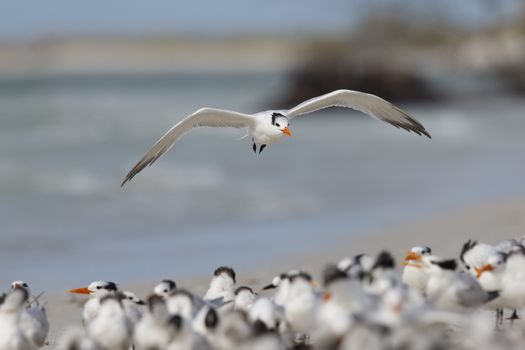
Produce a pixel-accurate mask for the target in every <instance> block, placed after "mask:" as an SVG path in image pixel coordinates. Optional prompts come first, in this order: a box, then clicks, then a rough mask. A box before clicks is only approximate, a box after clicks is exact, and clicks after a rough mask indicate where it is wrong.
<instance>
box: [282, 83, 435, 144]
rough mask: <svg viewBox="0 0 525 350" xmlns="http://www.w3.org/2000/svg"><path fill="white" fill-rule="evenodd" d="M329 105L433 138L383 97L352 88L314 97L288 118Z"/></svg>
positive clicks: (290, 110) (296, 108)
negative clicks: (355, 111) (363, 114)
mask: <svg viewBox="0 0 525 350" xmlns="http://www.w3.org/2000/svg"><path fill="white" fill-rule="evenodd" d="M328 107H346V108H352V109H355V110H358V111H360V112H363V113H366V114H368V115H370V116H372V117H374V118H377V119H379V120H382V121H385V122H387V123H389V124H392V125H393V126H395V127H396V128H402V129H405V130H407V131H413V132H415V133H416V134H418V135H421V134H423V135H425V136H427V137H428V138H431V136H430V134H429V133H428V131H426V130H425V127H424V126H423V125H421V123H419V122H418V121H417V120H416V119H414V118H413V117H411V116H410V115H409V114H408V113H406V112H404V111H402V110H401V109H400V108H398V107H396V106H394V105H393V104H391V103H390V102H388V101H385V100H383V99H382V98H381V97H378V96H375V95H371V94H366V93H364V92H359V91H352V90H336V91H332V92H330V93H328V94H325V95H321V96H318V97H314V98H312V99H309V100H307V101H304V102H303V103H300V104H299V105H297V106H295V107H293V108H292V109H289V110H288V111H287V112H285V115H286V117H287V118H288V119H292V118H294V117H297V116H299V115H302V114H307V113H312V112H315V111H318V110H320V109H323V108H328Z"/></svg>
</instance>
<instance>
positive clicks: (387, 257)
mask: <svg viewBox="0 0 525 350" xmlns="http://www.w3.org/2000/svg"><path fill="white" fill-rule="evenodd" d="M395 267H396V262H395V260H394V257H393V256H392V254H390V252H388V251H382V252H381V253H379V255H378V256H377V257H376V260H375V262H374V265H373V266H372V269H371V271H370V272H371V273H372V274H377V273H379V274H382V273H385V272H387V271H392V270H394V268H395ZM375 277H377V276H375Z"/></svg>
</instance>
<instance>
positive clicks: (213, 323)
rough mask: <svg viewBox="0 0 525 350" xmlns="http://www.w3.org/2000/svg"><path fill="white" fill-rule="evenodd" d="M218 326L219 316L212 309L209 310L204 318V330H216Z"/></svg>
mask: <svg viewBox="0 0 525 350" xmlns="http://www.w3.org/2000/svg"><path fill="white" fill-rule="evenodd" d="M218 324H219V315H218V314H217V311H215V309H214V308H210V309H209V310H208V312H207V313H206V317H205V318H204V325H205V326H206V328H216V327H217V325H218Z"/></svg>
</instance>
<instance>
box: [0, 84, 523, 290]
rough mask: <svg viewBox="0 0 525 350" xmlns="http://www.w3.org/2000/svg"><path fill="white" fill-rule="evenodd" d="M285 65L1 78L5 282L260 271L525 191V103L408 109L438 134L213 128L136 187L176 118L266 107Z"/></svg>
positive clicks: (329, 123) (307, 122)
mask: <svg viewBox="0 0 525 350" xmlns="http://www.w3.org/2000/svg"><path fill="white" fill-rule="evenodd" d="M285 84H286V82H285V81H284V80H283V79H282V78H281V77H278V76H271V75H270V76H268V75H239V76H224V75H216V76H180V75H178V76H168V77H165V76H147V75H143V76H84V77H82V76H78V77H27V78H25V79H21V78H17V79H8V78H3V79H0V266H2V269H1V270H0V281H2V283H4V284H7V283H8V282H10V281H11V280H14V279H23V280H27V281H30V282H31V283H32V285H35V286H36V289H37V290H38V289H40V290H46V291H53V290H62V289H67V288H70V287H75V286H78V285H82V284H85V283H87V282H90V281H92V280H97V279H110V280H114V281H117V282H125V281H135V280H157V279H160V278H165V277H172V278H178V277H181V276H187V275H192V274H196V273H208V272H209V271H211V270H212V269H213V268H214V267H215V266H217V265H219V264H231V265H233V266H234V267H237V268H239V269H242V268H249V267H250V266H255V265H257V264H260V263H263V262H265V261H268V260H269V259H272V261H275V260H277V259H279V258H280V257H283V256H286V255H289V254H302V253H308V252H310V251H314V250H318V249H323V248H327V247H329V246H330V245H333V244H335V243H337V242H338V240H340V239H341V238H343V237H346V236H348V235H357V234H360V233H363V232H366V231H369V230H374V229H378V228H380V227H383V226H386V225H392V224H398V223H403V222H408V221H412V220H418V219H420V218H425V217H430V216H432V215H435V214H438V213H440V212H443V211H447V210H453V209H454V208H461V207H463V206H466V205H469V204H472V203H474V202H478V201H484V200H493V199H504V198H512V197H517V196H522V195H524V194H525V185H524V181H523V175H524V174H525V162H524V161H523V160H524V154H525V153H524V151H525V137H523V132H524V130H525V115H523V110H524V109H525V100H522V99H517V98H512V99H511V98H501V97H500V98H490V99H483V100H469V101H456V102H454V103H446V104H440V105H404V106H403V107H404V108H405V109H406V110H407V111H409V112H411V113H412V114H413V115H414V116H416V117H417V118H418V119H419V120H420V121H421V122H423V123H424V124H425V126H426V127H427V129H428V130H429V131H430V132H431V133H432V135H433V139H432V140H428V139H425V138H422V137H418V136H416V135H414V134H408V133H406V132H404V131H402V130H397V129H395V128H393V127H391V126H389V125H386V124H381V123H379V122H377V121H376V120H373V119H371V118H367V117H365V116H360V115H359V114H358V113H354V112H351V111H348V110H339V111H336V112H332V113H330V112H319V113H317V114H315V115H311V116H309V117H305V118H302V119H296V120H294V121H293V123H292V125H291V129H292V131H293V133H294V136H293V137H292V138H289V139H286V140H284V142H282V143H281V144H278V145H271V146H269V147H268V148H267V149H266V150H265V151H264V152H263V153H262V154H261V155H255V154H254V153H253V152H252V150H251V142H250V140H248V139H241V137H242V136H243V133H242V132H240V131H239V130H211V129H199V130H196V131H194V132H192V133H191V134H190V135H187V136H186V137H185V138H184V139H182V140H181V141H179V143H178V144H177V145H176V147H174V149H172V151H170V152H169V153H168V154H166V155H165V156H164V157H162V158H161V159H160V160H158V161H157V163H155V164H154V165H153V166H152V167H151V168H147V169H146V170H145V171H144V172H142V173H141V174H139V175H138V176H137V177H136V178H135V179H133V181H132V182H131V183H129V184H127V185H126V186H125V187H124V188H122V189H121V188H120V182H121V181H122V179H123V177H124V175H125V174H126V173H127V171H128V170H129V169H130V168H131V167H132V166H133V164H134V163H135V162H136V161H137V160H138V159H140V157H141V156H142V155H143V154H144V152H145V151H146V150H147V149H148V148H149V147H150V146H151V145H152V144H153V143H154V142H155V141H156V140H157V139H158V137H160V136H161V135H162V134H163V133H164V132H165V131H166V130H167V129H168V128H170V127H171V126H172V125H173V124H174V123H175V122H177V121H178V120H180V119H181V118H182V117H184V116H185V115H187V114H189V113H191V112H193V111H194V110H196V109H198V108H200V107H203V106H210V107H219V108H230V109H234V110H239V111H245V112H256V111H259V110H262V109H267V108H271V107H272V106H271V102H272V101H273V100H274V99H275V98H276V97H277V96H278V94H279V93H280V92H281V91H283V89H284V88H285Z"/></svg>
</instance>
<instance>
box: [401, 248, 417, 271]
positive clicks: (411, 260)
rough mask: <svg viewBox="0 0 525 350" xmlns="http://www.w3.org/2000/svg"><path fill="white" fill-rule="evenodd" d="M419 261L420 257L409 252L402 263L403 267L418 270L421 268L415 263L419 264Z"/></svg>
mask: <svg viewBox="0 0 525 350" xmlns="http://www.w3.org/2000/svg"><path fill="white" fill-rule="evenodd" d="M420 260H421V255H419V254H417V253H413V252H410V253H408V254H407V255H405V261H404V262H403V265H405V266H412V267H418V268H419V267H421V266H420V265H419V264H418V263H417V262H419V261H420Z"/></svg>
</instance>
